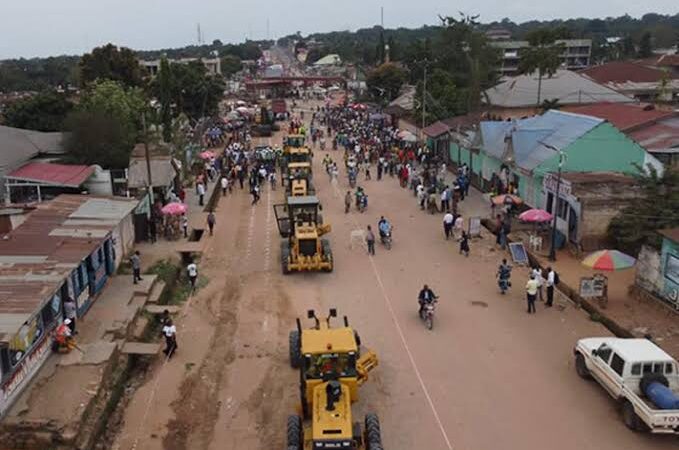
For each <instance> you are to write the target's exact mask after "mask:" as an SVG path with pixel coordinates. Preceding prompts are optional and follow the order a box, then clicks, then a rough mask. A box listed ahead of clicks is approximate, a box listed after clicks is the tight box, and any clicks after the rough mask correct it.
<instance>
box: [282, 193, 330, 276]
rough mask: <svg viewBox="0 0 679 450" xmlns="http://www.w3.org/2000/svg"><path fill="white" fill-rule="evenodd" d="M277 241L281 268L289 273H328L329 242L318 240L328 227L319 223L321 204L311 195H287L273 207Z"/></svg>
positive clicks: (326, 231) (326, 232) (320, 219)
mask: <svg viewBox="0 0 679 450" xmlns="http://www.w3.org/2000/svg"><path fill="white" fill-rule="evenodd" d="M273 208H274V213H275V214H276V223H277V225H278V232H279V233H280V235H281V237H282V238H283V240H282V242H281V268H282V270H283V274H288V273H290V272H313V271H325V272H332V270H333V268H334V261H333V258H332V250H331V249H330V241H328V240H327V239H321V236H323V235H325V234H328V233H329V232H330V230H331V227H330V225H329V224H324V223H323V216H322V215H321V213H320V210H321V204H320V202H319V200H318V198H317V197H315V196H299V197H292V196H290V197H287V201H286V203H281V204H277V205H274V206H273Z"/></svg>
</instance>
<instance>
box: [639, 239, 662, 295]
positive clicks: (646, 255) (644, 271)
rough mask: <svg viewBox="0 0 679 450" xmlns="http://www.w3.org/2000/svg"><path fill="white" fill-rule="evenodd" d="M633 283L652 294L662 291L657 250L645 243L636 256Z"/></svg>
mask: <svg viewBox="0 0 679 450" xmlns="http://www.w3.org/2000/svg"><path fill="white" fill-rule="evenodd" d="M634 284H636V285H637V286H639V287H641V288H643V289H645V290H647V291H649V292H652V293H654V294H658V293H660V292H661V291H662V275H661V273H660V252H659V251H657V250H655V249H653V248H651V247H649V246H647V245H644V246H643V247H641V252H639V257H638V258H637V264H636V274H635V277H634Z"/></svg>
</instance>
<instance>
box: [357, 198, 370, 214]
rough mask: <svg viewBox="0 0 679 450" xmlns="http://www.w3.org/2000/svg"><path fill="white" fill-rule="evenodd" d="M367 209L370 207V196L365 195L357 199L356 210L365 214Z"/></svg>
mask: <svg viewBox="0 0 679 450" xmlns="http://www.w3.org/2000/svg"><path fill="white" fill-rule="evenodd" d="M367 207H368V196H367V195H365V194H363V195H361V196H360V197H358V198H357V199H356V208H357V209H358V210H359V211H360V212H365V210H366V208H367Z"/></svg>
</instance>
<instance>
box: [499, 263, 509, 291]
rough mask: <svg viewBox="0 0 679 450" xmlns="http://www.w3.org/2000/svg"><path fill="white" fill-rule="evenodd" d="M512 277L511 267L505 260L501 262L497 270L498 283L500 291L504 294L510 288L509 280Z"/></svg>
mask: <svg viewBox="0 0 679 450" xmlns="http://www.w3.org/2000/svg"><path fill="white" fill-rule="evenodd" d="M511 276H512V266H510V265H509V264H508V263H507V260H506V259H503V260H502V264H500V266H499V267H498V269H497V278H498V283H499V284H500V289H501V290H502V293H503V294H504V293H505V291H506V290H507V288H509V286H511V284H510V283H509V278H510V277H511Z"/></svg>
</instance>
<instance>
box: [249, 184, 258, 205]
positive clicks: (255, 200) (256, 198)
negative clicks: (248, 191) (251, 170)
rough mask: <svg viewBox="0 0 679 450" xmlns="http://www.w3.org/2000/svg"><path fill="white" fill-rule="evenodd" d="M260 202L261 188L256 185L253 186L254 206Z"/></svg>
mask: <svg viewBox="0 0 679 450" xmlns="http://www.w3.org/2000/svg"><path fill="white" fill-rule="evenodd" d="M258 202H259V186H258V185H257V183H254V185H253V186H252V203H251V204H252V205H256V204H257V203H258Z"/></svg>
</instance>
